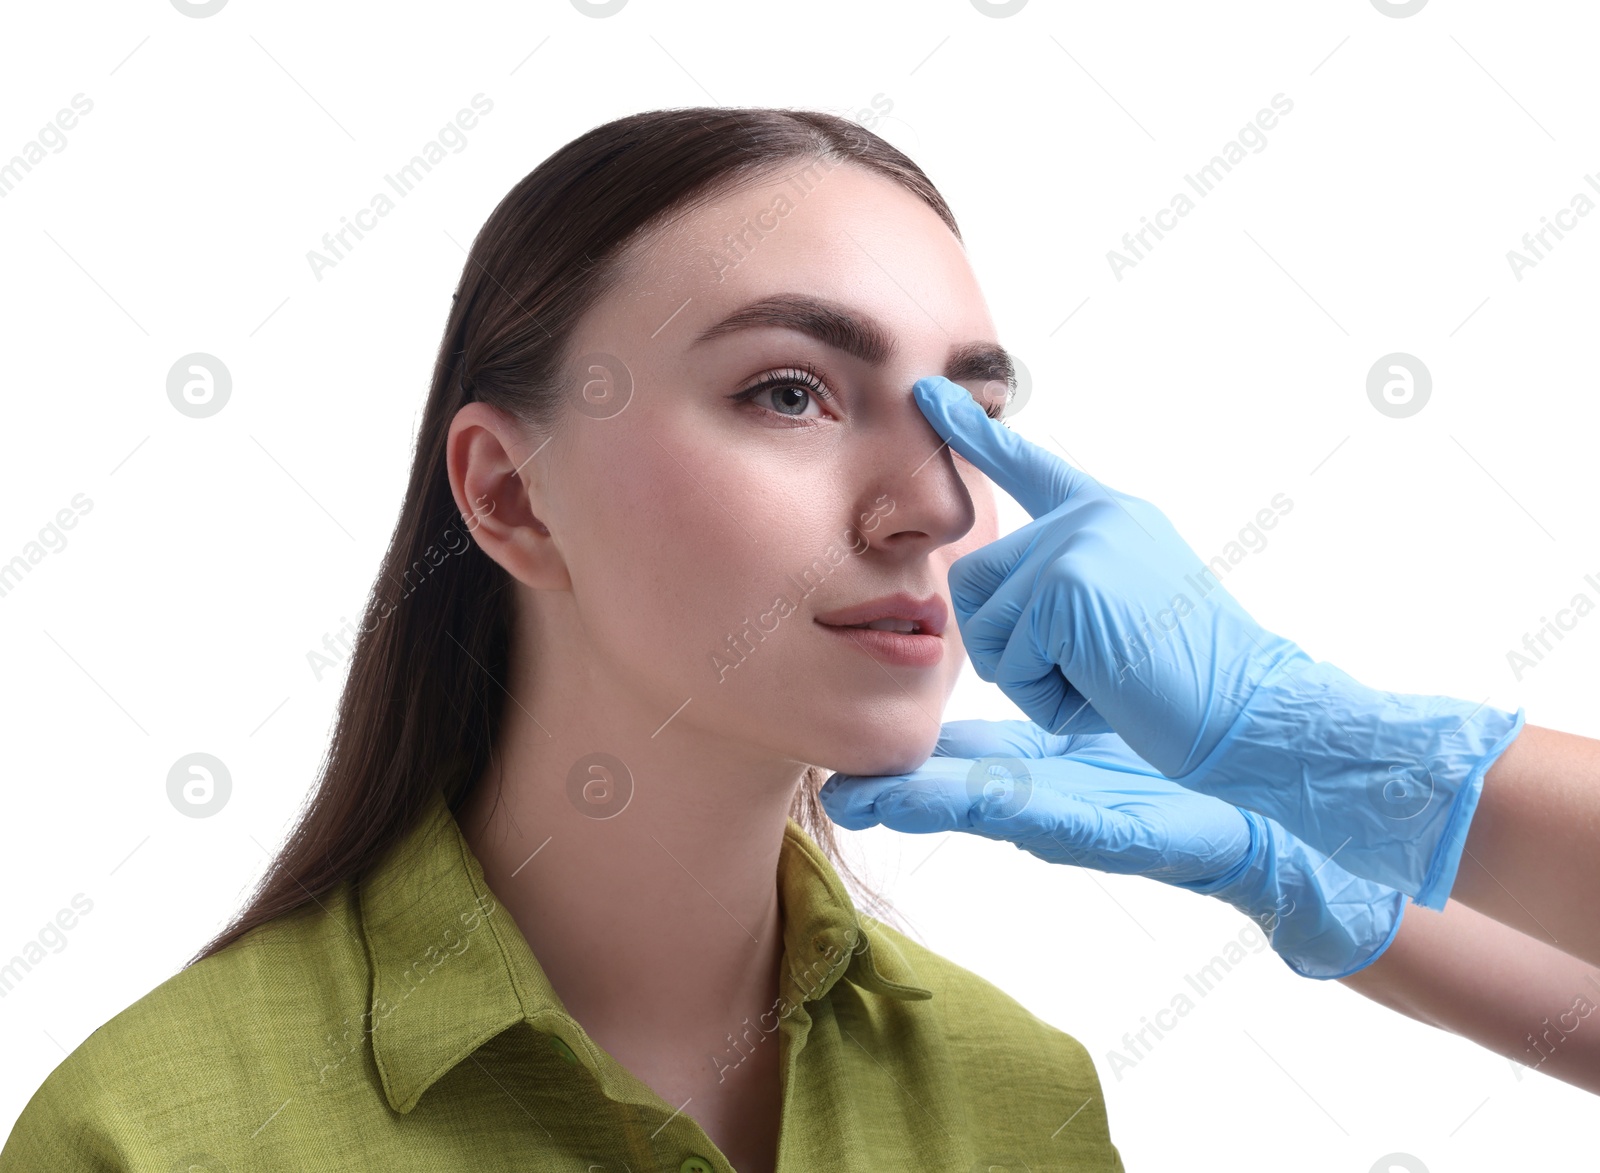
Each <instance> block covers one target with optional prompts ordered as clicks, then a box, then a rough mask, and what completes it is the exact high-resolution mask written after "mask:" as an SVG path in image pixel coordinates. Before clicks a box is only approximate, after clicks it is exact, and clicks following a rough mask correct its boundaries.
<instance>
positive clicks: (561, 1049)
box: [548, 1035, 578, 1063]
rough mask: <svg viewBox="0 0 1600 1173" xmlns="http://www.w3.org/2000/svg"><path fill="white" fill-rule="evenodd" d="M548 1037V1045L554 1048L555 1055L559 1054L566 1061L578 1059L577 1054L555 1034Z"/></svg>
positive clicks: (574, 1061) (573, 1061)
mask: <svg viewBox="0 0 1600 1173" xmlns="http://www.w3.org/2000/svg"><path fill="white" fill-rule="evenodd" d="M548 1037H549V1039H550V1046H551V1047H552V1048H553V1049H554V1050H555V1053H556V1054H557V1055H560V1056H561V1057H562V1058H563V1059H565V1060H566V1061H567V1062H568V1063H576V1062H577V1061H578V1056H577V1055H576V1054H574V1053H573V1050H572V1048H571V1047H569V1046H567V1044H566V1043H564V1042H562V1041H561V1040H560V1039H559V1038H557V1037H556V1036H555V1035H550V1036H548Z"/></svg>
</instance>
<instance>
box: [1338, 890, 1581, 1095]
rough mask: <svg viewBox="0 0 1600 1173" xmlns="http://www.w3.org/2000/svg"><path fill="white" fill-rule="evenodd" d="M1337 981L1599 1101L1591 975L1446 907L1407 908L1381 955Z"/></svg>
mask: <svg viewBox="0 0 1600 1173" xmlns="http://www.w3.org/2000/svg"><path fill="white" fill-rule="evenodd" d="M1340 980H1342V981H1343V983H1344V984H1345V985H1346V986H1348V987H1350V988H1351V989H1352V990H1355V991H1356V992H1357V993H1359V994H1362V995H1363V996H1365V997H1368V998H1371V999H1372V1000H1373V1001H1374V1002H1377V1003H1379V1004H1381V1005H1383V1006H1387V1007H1389V1009H1391V1010H1397V1011H1399V1012H1400V1013H1401V1014H1405V1015H1407V1016H1408V1017H1410V1018H1415V1019H1416V1020H1417V1021H1419V1022H1424V1023H1427V1024H1428V1025H1429V1026H1434V1027H1438V1028H1439V1029H1440V1030H1447V1031H1450V1032H1451V1033H1453V1034H1458V1035H1461V1036H1462V1037H1463V1038H1467V1039H1471V1040H1472V1041H1473V1042H1475V1043H1477V1044H1478V1045H1479V1046H1481V1047H1485V1048H1487V1049H1488V1050H1491V1051H1494V1052H1495V1053H1496V1054H1499V1055H1504V1056H1506V1057H1507V1058H1508V1059H1513V1060H1515V1061H1517V1062H1520V1063H1522V1064H1524V1065H1526V1066H1529V1067H1534V1068H1536V1069H1537V1070H1539V1071H1541V1072H1543V1073H1545V1074H1546V1075H1550V1076H1553V1077H1555V1078H1556V1079H1560V1080H1563V1081H1565V1082H1567V1083H1570V1084H1574V1085H1576V1086H1578V1087H1581V1088H1583V1089H1584V1090H1585V1091H1589V1092H1594V1093H1595V1094H1597V1095H1600V1013H1595V1011H1596V1010H1597V1009H1600V972H1597V971H1596V970H1595V969H1594V967H1592V966H1590V965H1587V964H1586V963H1584V962H1583V961H1581V960H1579V959H1578V958H1576V957H1572V956H1570V955H1568V954H1566V953H1563V952H1562V951H1561V950H1559V949H1556V948H1554V947H1552V946H1550V945H1548V944H1545V943H1544V942H1542V941H1538V940H1534V939H1533V938H1531V937H1527V936H1524V935H1523V934H1521V933H1518V932H1517V931H1516V930H1514V929H1511V928H1509V927H1507V926H1506V925H1504V924H1501V923H1500V922H1498V921H1496V920H1493V919H1491V918H1489V917H1487V916H1484V915H1483V914H1481V913H1478V912H1475V911H1473V910H1472V909H1471V908H1468V907H1466V906H1464V905H1462V904H1459V903H1457V902H1456V901H1455V900H1451V901H1450V903H1449V904H1447V905H1445V907H1444V910H1443V911H1441V912H1434V911H1433V910H1431V909H1427V908H1420V907H1418V906H1416V905H1411V906H1410V907H1408V908H1407V909H1406V911H1405V916H1404V918H1403V919H1402V920H1401V922H1400V930H1399V932H1398V933H1396V934H1395V938H1394V940H1393V941H1392V942H1391V943H1390V945H1389V948H1388V949H1386V950H1385V951H1384V952H1383V954H1382V955H1381V956H1380V957H1379V958H1378V959H1377V960H1376V961H1374V962H1373V963H1372V964H1371V965H1369V966H1367V967H1366V968H1365V969H1363V970H1360V971H1359V972H1357V973H1354V974H1352V975H1350V976H1349V977H1347V978H1343V979H1340ZM1519 1074H1520V1073H1519Z"/></svg>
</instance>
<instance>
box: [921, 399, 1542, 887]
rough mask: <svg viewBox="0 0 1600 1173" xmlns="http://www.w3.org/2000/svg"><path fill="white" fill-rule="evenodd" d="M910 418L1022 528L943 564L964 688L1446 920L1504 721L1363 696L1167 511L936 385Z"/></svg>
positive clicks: (1505, 734)
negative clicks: (1269, 617) (1248, 815)
mask: <svg viewBox="0 0 1600 1173" xmlns="http://www.w3.org/2000/svg"><path fill="white" fill-rule="evenodd" d="M912 394H913V397H914V398H915V399H916V402H917V406H918V407H920V408H921V409H922V412H923V414H924V415H925V416H926V417H927V418H928V421H929V423H931V424H932V425H933V428H934V430H935V431H937V432H938V433H939V435H940V436H941V437H942V438H943V439H945V440H947V441H948V442H949V444H950V446H951V448H953V449H954V450H955V451H956V452H958V453H960V454H961V455H962V456H963V457H965V458H966V459H967V460H968V461H970V462H971V463H972V464H973V465H975V466H976V467H977V468H978V469H979V470H980V471H981V472H983V473H984V474H985V475H987V476H988V477H989V478H990V479H991V480H992V481H994V483H995V484H997V485H999V486H1000V487H1001V488H1002V489H1004V490H1005V491H1006V492H1007V493H1009V494H1010V495H1011V496H1012V497H1014V498H1015V499H1016V500H1017V502H1018V504H1020V505H1021V506H1022V507H1023V508H1024V509H1026V510H1027V511H1028V513H1029V514H1030V515H1032V517H1033V518H1034V520H1033V521H1032V522H1030V523H1029V524H1027V525H1025V526H1023V527H1022V528H1021V529H1019V530H1017V531H1016V532H1015V533H1012V534H1008V535H1006V536H1005V537H1002V538H1001V539H1000V540H999V541H996V542H993V543H991V544H990V545H987V546H984V547H983V548H981V549H979V550H975V551H973V552H972V553H970V554H967V555H965V556H964V557H962V558H959V559H957V560H956V561H955V562H954V563H953V564H952V565H951V567H950V593H951V599H952V601H953V603H954V609H955V614H956V622H957V625H958V626H959V628H960V630H961V637H962V640H963V642H964V643H965V644H966V649H967V654H968V656H970V657H971V659H972V664H973V667H974V668H975V669H976V671H977V673H978V675H979V676H980V677H981V678H982V679H984V680H987V681H991V682H993V683H995V684H998V685H999V686H1000V688H1001V689H1002V690H1003V691H1004V692H1005V693H1006V694H1007V695H1008V696H1010V697H1011V699H1012V700H1013V701H1015V702H1016V704H1017V706H1018V707H1019V708H1021V709H1022V711H1023V712H1025V713H1027V714H1028V716H1029V717H1031V718H1033V720H1034V721H1035V722H1037V723H1038V724H1040V725H1042V726H1043V727H1044V728H1045V729H1046V730H1048V731H1050V732H1052V733H1064V734H1070V733H1086V732H1093V731H1097V730H1107V729H1110V730H1115V731H1116V732H1117V733H1119V734H1121V736H1122V737H1123V739H1124V740H1125V741H1126V742H1127V743H1128V745H1129V746H1131V747H1132V748H1133V749H1134V751H1135V752H1137V753H1138V755H1139V756H1140V757H1141V758H1143V759H1144V760H1145V761H1147V762H1149V763H1150V764H1151V765H1153V766H1155V767H1156V768H1157V769H1158V770H1160V771H1161V773H1162V774H1164V775H1165V776H1166V777H1168V778H1171V779H1174V780H1176V781H1180V782H1182V783H1183V785H1184V786H1186V787H1188V788H1189V789H1191V790H1196V791H1199V792H1201V793H1204V794H1210V795H1213V796H1215V797H1217V798H1220V799H1222V800H1223V801H1225V802H1228V803H1230V804H1233V805H1237V806H1240V807H1246V808H1248V809H1250V810H1253V811H1256V812H1258V813H1260V814H1263V815H1266V816H1268V817H1269V818H1271V819H1274V820H1276V821H1277V822H1279V823H1281V824H1282V825H1283V827H1284V828H1286V829H1287V830H1288V831H1290V832H1291V833H1293V834H1294V835H1296V836H1298V837H1299V838H1301V839H1303V840H1305V842H1306V843H1308V844H1309V845H1310V846H1312V847H1314V848H1316V849H1318V850H1320V851H1323V852H1326V853H1327V854H1329V855H1333V854H1334V853H1338V855H1339V859H1340V862H1341V863H1342V864H1343V865H1344V866H1345V867H1346V868H1348V869H1349V870H1350V871H1351V872H1353V873H1354V874H1356V875H1360V876H1365V877H1367V878H1369V879H1372V880H1377V881H1379V882H1381V883H1383V884H1386V885H1389V886H1391V887H1394V888H1398V889H1400V890H1401V891H1403V892H1405V893H1408V894H1409V895H1411V896H1412V897H1413V898H1414V899H1415V901H1416V902H1417V903H1418V904H1421V905H1424V906H1426V907H1428V908H1442V907H1444V903H1445V900H1446V899H1447V898H1448V896H1449V894H1450V889H1451V887H1452V885H1453V884H1454V883H1455V876H1456V870H1457V867H1458V866H1459V864H1460V860H1461V854H1462V850H1463V848H1464V847H1465V844H1466V838H1467V827H1468V825H1469V823H1470V822H1471V819H1472V815H1473V812H1474V811H1475V810H1476V808H1477V803H1478V795H1479V793H1480V791H1481V789H1482V786H1483V775H1484V774H1485V773H1486V772H1487V771H1488V769H1489V767H1490V765H1492V764H1493V762H1494V760H1495V759H1496V758H1498V757H1499V756H1500V754H1501V753H1502V752H1503V751H1504V750H1505V748H1506V746H1508V745H1509V744H1510V743H1511V741H1512V739H1513V738H1514V737H1515V736H1516V735H1517V733H1518V732H1519V731H1520V730H1521V728H1522V724H1523V712H1522V710H1521V709H1519V710H1517V712H1516V714H1515V715H1513V714H1511V713H1507V712H1505V711H1503V710H1500V709H1496V708H1492V707H1489V706H1487V705H1481V704H1480V705H1473V704H1471V703H1469V702H1466V701H1459V700H1453V699H1451V698H1449V697H1433V696H1414V695H1408V694H1400V693H1392V692H1382V691H1379V690H1376V689H1371V688H1367V687H1366V686H1364V685H1362V684H1360V683H1359V682H1357V681H1356V680H1354V679H1352V678H1351V677H1350V676H1348V675H1346V674H1345V673H1344V672H1341V671H1340V670H1339V669H1338V668H1335V667H1334V666H1333V665H1332V664H1328V663H1326V662H1318V661H1314V660H1313V659H1312V658H1311V657H1310V656H1308V655H1307V654H1306V653H1305V652H1304V651H1302V650H1301V648H1300V647H1299V646H1298V645H1297V644H1295V643H1294V642H1293V641H1291V640H1287V639H1284V638H1283V637H1281V636H1278V635H1274V634H1272V633H1271V632H1269V631H1266V630H1265V629H1263V628H1262V627H1261V626H1260V625H1259V624H1257V623H1256V622H1255V620H1254V619H1252V618H1251V617H1250V615H1249V614H1248V613H1247V612H1246V611H1245V610H1244V608H1243V607H1241V606H1240V605H1239V604H1238V602H1237V601H1235V599H1234V598H1233V596H1232V595H1230V594H1229V593H1228V591H1227V590H1226V589H1225V588H1224V587H1223V586H1221V585H1220V583H1219V582H1218V581H1217V579H1216V577H1215V575H1214V574H1213V573H1212V571H1211V570H1210V569H1209V568H1208V567H1207V566H1206V565H1205V564H1203V563H1202V562H1201V561H1200V559H1199V557H1198V556H1197V555H1196V554H1195V552H1194V551H1193V550H1192V549H1191V548H1190V547H1189V545H1188V543H1186V542H1185V541H1184V540H1183V538H1181V537H1180V536H1179V535H1178V533H1177V531H1176V530H1175V529H1173V527H1172V524H1171V523H1170V522H1169V521H1168V520H1167V518H1166V516H1165V515H1164V514H1163V513H1162V512H1161V511H1160V510H1159V509H1157V508H1156V507H1155V506H1153V505H1151V504H1150V503H1149V502H1147V501H1143V500H1140V499H1139V498H1137V497H1130V496H1128V495H1127V494H1124V493H1119V492H1117V491H1116V490H1115V489H1110V488H1107V487H1106V486H1104V485H1102V484H1099V483H1098V482H1096V481H1094V480H1093V479H1092V478H1090V477H1088V476H1086V475H1085V474H1083V473H1082V472H1080V471H1078V470H1077V469H1075V468H1073V467H1072V466H1071V465H1069V464H1067V463H1066V462H1065V461H1063V460H1060V459H1059V458H1057V457H1056V456H1054V455H1053V454H1052V453H1050V452H1048V451H1046V450H1045V449H1043V448H1041V447H1038V446H1037V445H1035V444H1032V443H1030V442H1028V441H1027V440H1025V439H1024V438H1023V437H1021V436H1019V435H1017V434H1016V433H1014V432H1012V431H1011V430H1009V429H1008V428H1007V427H1005V426H1004V425H1003V424H1001V423H999V422H998V421H996V420H992V419H990V418H989V417H988V416H987V415H986V414H985V412H984V409H983V407H982V406H980V405H979V404H978V402H977V401H976V400H975V399H974V398H973V396H972V394H971V393H970V392H969V391H967V390H966V389H965V388H963V387H961V386H959V385H958V384H955V383H952V382H951V381H950V380H948V379H945V378H943V377H941V376H935V377H932V378H926V379H919V380H918V381H917V382H916V384H915V385H914V386H913V388H912Z"/></svg>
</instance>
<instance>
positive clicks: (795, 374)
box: [730, 362, 835, 428]
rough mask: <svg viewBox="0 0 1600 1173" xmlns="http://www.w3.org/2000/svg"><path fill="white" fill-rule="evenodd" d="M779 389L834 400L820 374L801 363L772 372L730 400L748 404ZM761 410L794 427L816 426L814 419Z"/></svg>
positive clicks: (766, 409) (766, 408)
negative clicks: (796, 389) (794, 389)
mask: <svg viewBox="0 0 1600 1173" xmlns="http://www.w3.org/2000/svg"><path fill="white" fill-rule="evenodd" d="M779 387H800V388H802V389H804V390H805V391H806V392H808V393H809V394H812V395H815V396H816V397H817V398H818V399H821V400H825V401H827V400H832V399H834V398H835V397H834V394H833V392H832V391H829V390H828V387H827V384H826V383H824V382H823V381H822V374H821V372H819V371H817V370H816V369H815V368H813V367H811V366H810V365H809V364H807V363H803V362H802V363H796V364H795V365H793V366H791V367H787V368H785V369H784V370H781V371H774V372H773V373H772V374H770V375H767V376H766V377H764V378H763V379H762V380H761V381H760V382H759V383H757V384H756V385H755V386H754V387H749V388H746V389H745V390H743V391H740V392H739V393H738V394H736V395H733V396H731V397H730V398H732V399H733V400H734V401H735V402H737V403H748V402H750V401H752V400H754V399H755V397H756V396H758V395H760V394H762V393H763V392H767V391H774V390H776V389H777V388H779ZM758 406H760V405H758ZM763 410H765V411H766V413H767V414H768V415H776V416H782V417H783V418H784V419H787V420H789V421H791V422H792V424H793V426H795V427H805V428H809V427H814V426H816V423H817V421H816V420H814V419H801V418H800V417H798V416H791V415H789V414H788V413H787V412H782V411H774V410H773V409H772V408H770V407H765V408H763Z"/></svg>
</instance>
